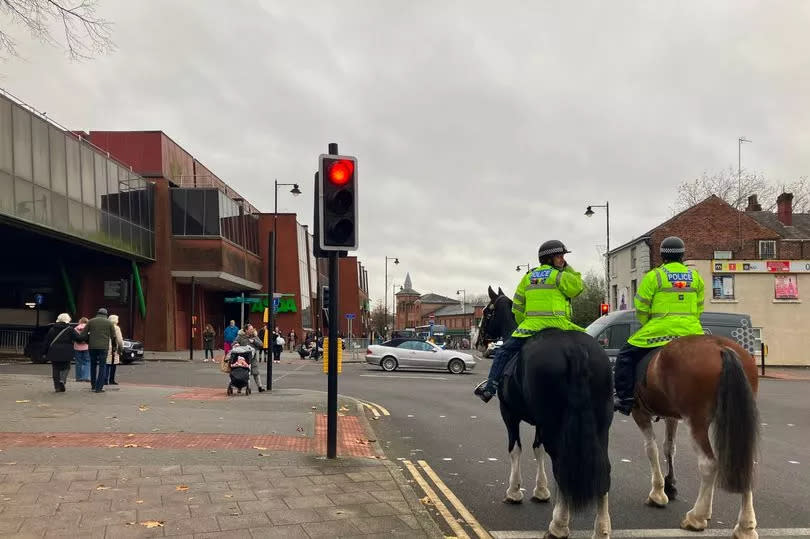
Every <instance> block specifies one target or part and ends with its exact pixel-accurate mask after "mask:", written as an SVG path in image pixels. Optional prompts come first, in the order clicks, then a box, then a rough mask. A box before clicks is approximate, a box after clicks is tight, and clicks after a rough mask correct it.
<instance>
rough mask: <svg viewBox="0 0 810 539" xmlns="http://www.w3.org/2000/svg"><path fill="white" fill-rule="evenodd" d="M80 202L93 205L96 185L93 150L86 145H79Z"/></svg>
mask: <svg viewBox="0 0 810 539" xmlns="http://www.w3.org/2000/svg"><path fill="white" fill-rule="evenodd" d="M80 165H81V172H82V202H84V203H85V204H87V205H88V206H93V205H95V200H96V186H95V178H94V174H93V170H94V167H95V165H94V163H93V152H92V150H90V148H88V147H87V146H81V164H80Z"/></svg>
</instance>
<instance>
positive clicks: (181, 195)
mask: <svg viewBox="0 0 810 539" xmlns="http://www.w3.org/2000/svg"><path fill="white" fill-rule="evenodd" d="M185 232H186V191H185V190H184V189H172V234H174V235H175V236H182V235H183V234H185Z"/></svg>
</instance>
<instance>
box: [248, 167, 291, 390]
mask: <svg viewBox="0 0 810 539" xmlns="http://www.w3.org/2000/svg"><path fill="white" fill-rule="evenodd" d="M273 186H274V190H273V237H272V241H271V242H270V267H271V273H270V282H269V283H267V286H268V288H269V290H268V291H267V292H268V294H267V297H268V303H269V311H270V317H269V319H270V327H268V328H267V331H269V332H270V333H269V335H272V334H273V333H272V332H274V331H275V330H276V309H275V300H276V267H277V264H276V237H277V236H278V188H279V186H284V187H292V189H290V193H292V195H293V196H296V197H297V196H298V195H300V194H301V190H300V189H299V188H298V184H297V183H278V180H273ZM242 307H243V308H244V305H242ZM268 344H270V345H274V344H275V342H273V343H268ZM267 389H268V391H269V390H271V389H273V360H272V359H270V358H268V359H267Z"/></svg>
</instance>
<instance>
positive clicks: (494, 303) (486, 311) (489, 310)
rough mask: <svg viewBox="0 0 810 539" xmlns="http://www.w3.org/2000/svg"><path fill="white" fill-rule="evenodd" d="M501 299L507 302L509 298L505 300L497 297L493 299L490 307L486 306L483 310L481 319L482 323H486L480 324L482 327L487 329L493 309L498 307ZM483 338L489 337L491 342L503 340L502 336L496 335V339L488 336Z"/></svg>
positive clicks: (504, 297) (503, 297)
mask: <svg viewBox="0 0 810 539" xmlns="http://www.w3.org/2000/svg"><path fill="white" fill-rule="evenodd" d="M502 299H505V300H509V298H507V297H506V296H498V297H497V298H495V299H494V300H493V301H492V303H491V304H490V305H488V306H487V308H486V309H484V315H483V317H482V322H483V321H486V324H484V323H482V324H481V325H482V326H486V327H489V321H490V319H491V318H492V315H493V314H494V312H495V307H496V306H497V305H498V302H499V301H500V300H502ZM484 337H485V338H487V337H489V338H490V339H491V340H495V341H497V340H503V335H498V336H497V337H495V336H490V335H484Z"/></svg>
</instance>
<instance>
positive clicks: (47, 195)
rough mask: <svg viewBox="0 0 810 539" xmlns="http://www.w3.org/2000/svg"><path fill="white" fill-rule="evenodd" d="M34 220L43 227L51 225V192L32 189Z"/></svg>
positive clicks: (39, 188)
mask: <svg viewBox="0 0 810 539" xmlns="http://www.w3.org/2000/svg"><path fill="white" fill-rule="evenodd" d="M34 220H35V221H36V222H38V223H42V224H44V225H49V224H51V191H50V190H49V189H43V188H42V187H39V186H35V187H34Z"/></svg>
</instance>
